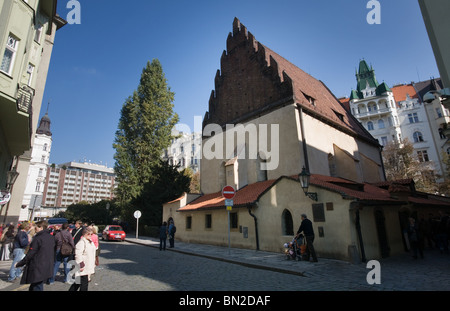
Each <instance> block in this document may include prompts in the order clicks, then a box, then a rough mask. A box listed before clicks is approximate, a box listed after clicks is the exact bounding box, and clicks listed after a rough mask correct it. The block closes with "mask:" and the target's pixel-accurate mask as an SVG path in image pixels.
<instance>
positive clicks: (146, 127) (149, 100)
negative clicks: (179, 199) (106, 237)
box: [113, 59, 178, 202]
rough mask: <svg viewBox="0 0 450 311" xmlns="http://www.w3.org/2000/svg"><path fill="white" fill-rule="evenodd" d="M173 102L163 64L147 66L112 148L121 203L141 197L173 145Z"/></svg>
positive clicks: (126, 105) (124, 111) (175, 117)
mask: <svg viewBox="0 0 450 311" xmlns="http://www.w3.org/2000/svg"><path fill="white" fill-rule="evenodd" d="M173 100H174V93H173V92H172V91H171V90H170V87H169V86H168V84H167V80H166V78H165V74H164V72H163V69H162V66H161V63H160V62H159V61H158V60H157V59H154V60H153V61H152V62H148V63H147V66H146V67H145V68H144V69H143V71H142V75H141V79H140V83H139V86H138V88H137V90H135V91H134V92H133V95H131V96H130V97H128V99H127V100H126V101H125V103H124V105H123V107H122V110H121V117H120V120H119V124H118V129H117V131H116V137H115V141H114V144H113V147H114V149H115V150H116V153H115V155H114V159H115V161H116V162H115V166H114V170H115V173H116V180H117V182H118V187H117V191H116V195H117V198H118V199H119V200H120V201H121V202H129V201H130V200H131V199H133V198H137V197H138V196H139V195H140V194H141V192H142V190H143V187H144V185H145V184H146V183H148V182H149V181H150V180H151V178H152V171H153V170H154V168H155V167H157V166H158V165H159V159H160V157H161V154H162V152H163V150H164V149H165V148H167V147H168V146H169V145H170V141H171V130H172V128H173V127H174V126H175V124H176V123H177V122H178V115H177V114H176V113H174V111H173V103H172V102H173Z"/></svg>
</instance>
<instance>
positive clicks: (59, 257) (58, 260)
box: [48, 250, 70, 283]
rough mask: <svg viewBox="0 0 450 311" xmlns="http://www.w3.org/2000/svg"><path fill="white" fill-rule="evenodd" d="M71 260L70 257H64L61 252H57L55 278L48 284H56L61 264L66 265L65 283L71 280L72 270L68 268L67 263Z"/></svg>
mask: <svg viewBox="0 0 450 311" xmlns="http://www.w3.org/2000/svg"><path fill="white" fill-rule="evenodd" d="M69 258H70V256H65V257H63V256H62V255H61V250H57V251H56V256H55V267H54V269H53V277H51V278H50V279H49V280H48V283H54V282H55V277H56V273H58V270H59V266H60V265H61V263H62V264H63V265H64V282H67V281H68V280H69V272H70V268H69V267H68V266H67V262H68V261H69Z"/></svg>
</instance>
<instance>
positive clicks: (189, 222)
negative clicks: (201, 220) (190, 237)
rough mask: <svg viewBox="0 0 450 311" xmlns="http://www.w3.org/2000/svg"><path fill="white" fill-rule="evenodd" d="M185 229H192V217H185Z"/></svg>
mask: <svg viewBox="0 0 450 311" xmlns="http://www.w3.org/2000/svg"><path fill="white" fill-rule="evenodd" d="M186 229H192V216H187V217H186Z"/></svg>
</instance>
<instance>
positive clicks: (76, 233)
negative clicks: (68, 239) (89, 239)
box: [72, 220, 85, 245]
mask: <svg viewBox="0 0 450 311" xmlns="http://www.w3.org/2000/svg"><path fill="white" fill-rule="evenodd" d="M82 224H83V222H82V221H81V220H77V221H76V222H75V229H73V230H72V237H73V244H75V245H77V243H78V241H79V240H80V239H81V236H82V232H83V229H84V228H85V227H83V226H82Z"/></svg>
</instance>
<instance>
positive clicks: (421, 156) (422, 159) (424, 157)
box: [417, 150, 430, 162]
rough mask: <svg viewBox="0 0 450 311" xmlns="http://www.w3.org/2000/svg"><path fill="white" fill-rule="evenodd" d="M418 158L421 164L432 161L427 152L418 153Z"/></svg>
mask: <svg viewBox="0 0 450 311" xmlns="http://www.w3.org/2000/svg"><path fill="white" fill-rule="evenodd" d="M417 158H418V159H419V162H428V161H430V159H429V158H428V152H427V151H426V150H419V151H417Z"/></svg>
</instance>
